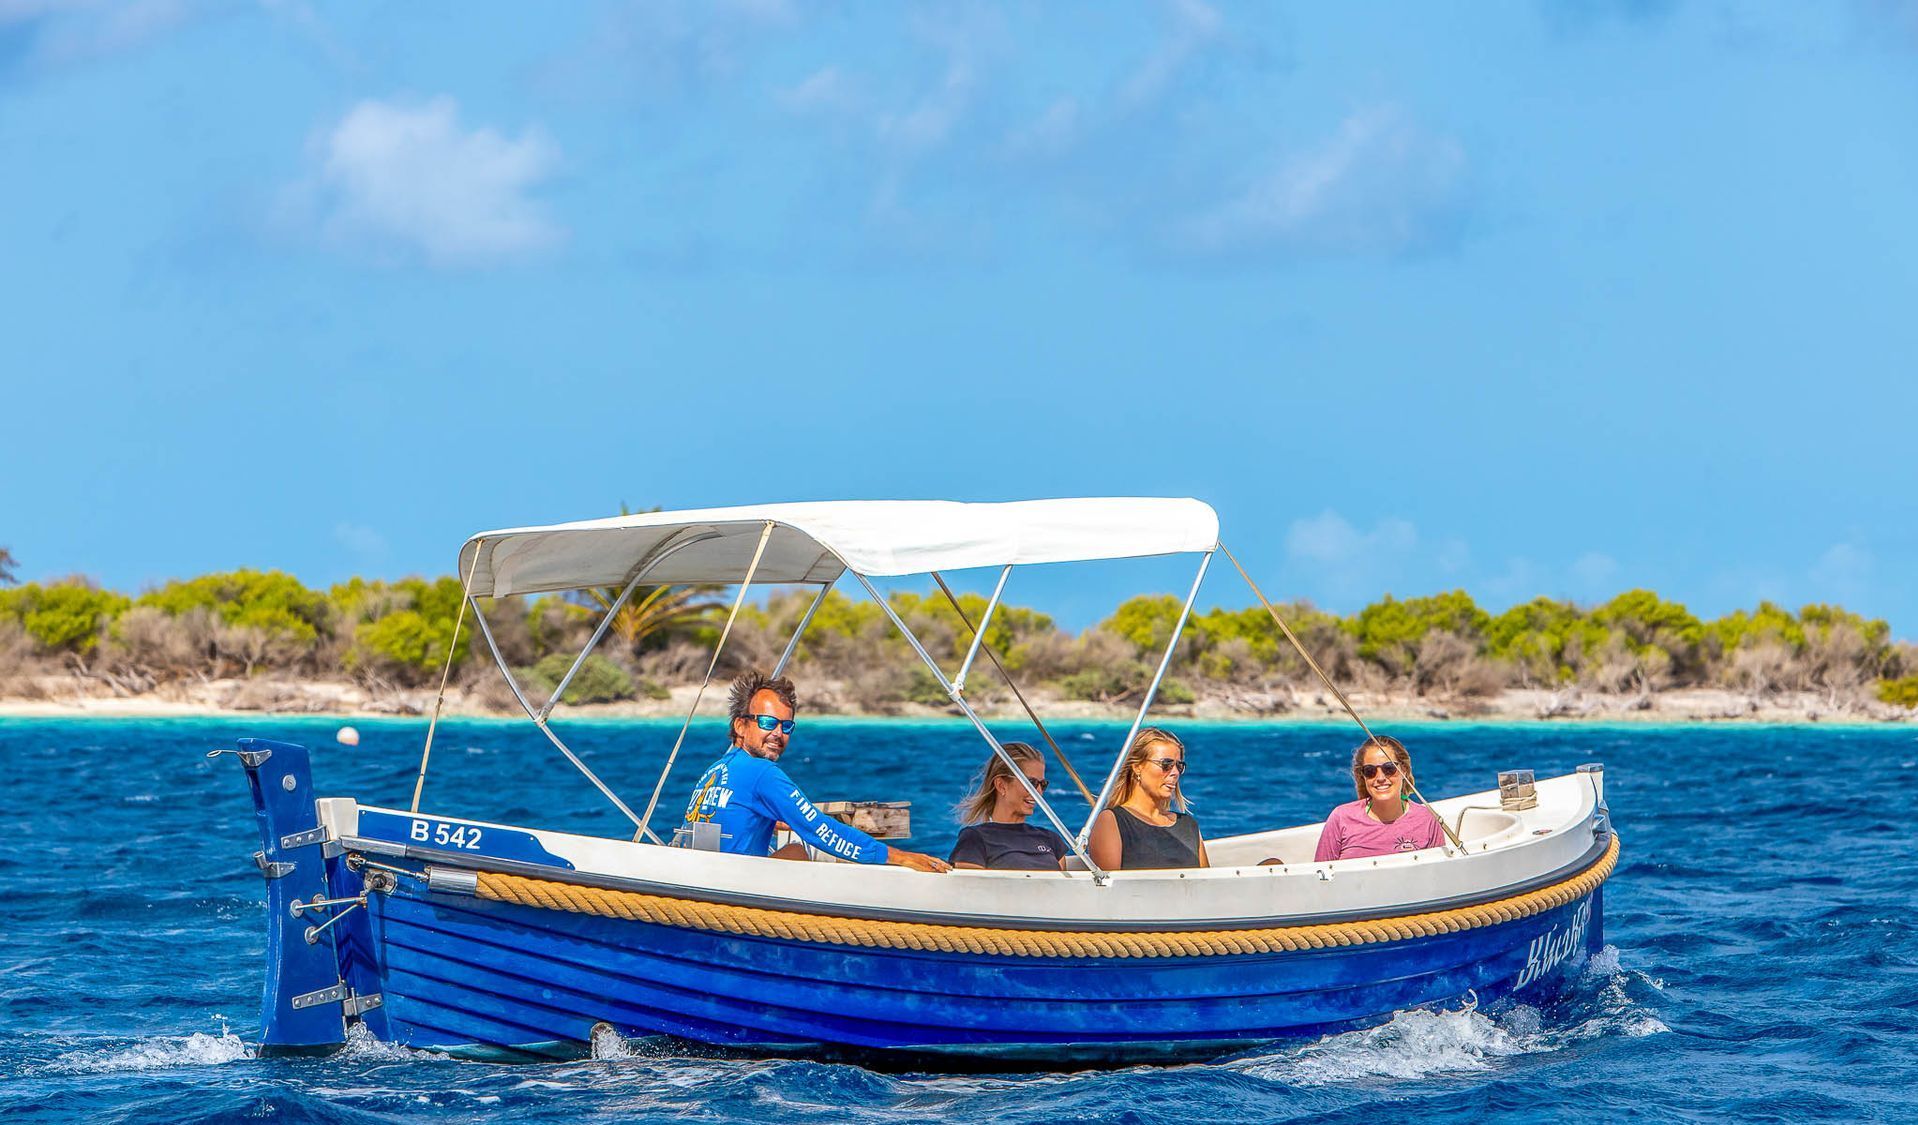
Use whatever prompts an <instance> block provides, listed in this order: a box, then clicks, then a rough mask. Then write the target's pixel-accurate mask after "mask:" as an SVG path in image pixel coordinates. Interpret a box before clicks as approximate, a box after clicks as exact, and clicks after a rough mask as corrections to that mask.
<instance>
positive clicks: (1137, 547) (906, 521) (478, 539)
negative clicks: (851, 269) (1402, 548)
mask: <svg viewBox="0 0 1918 1125" xmlns="http://www.w3.org/2000/svg"><path fill="white" fill-rule="evenodd" d="M769 522H770V523H771V524H773V525H774V526H773V531H772V534H771V536H770V537H769V538H768V539H767V541H766V549H765V554H764V557H762V558H761V559H760V561H759V567H758V569H757V570H756V571H754V573H753V581H754V582H755V583H776V582H831V581H834V580H835V579H837V578H838V577H839V576H840V575H841V574H843V573H845V572H846V571H847V570H851V571H853V572H854V573H857V574H862V575H865V576H867V577H882V576H898V575H905V574H926V573H929V572H931V571H935V570H963V569H965V568H967V567H978V566H1020V565H1025V564H1028V563H1055V562H1081V561H1087V560H1092V559H1124V558H1139V557H1143V556H1147V555H1171V554H1183V553H1187V552H1198V551H1210V550H1211V549H1212V548H1213V547H1214V546H1216V545H1217V543H1218V540H1219V517H1218V516H1217V514H1215V513H1214V512H1213V511H1212V508H1211V506H1210V505H1208V504H1204V503H1202V502H1200V501H1198V500H1186V499H1164V498H1138V497H1103V498H1096V499H1080V500H1024V501H1019V502H1016V503H1008V504H962V503H957V502H954V501H950V500H840V501H831V502H822V503H808V504H755V505H750V506H746V507H738V508H703V509H697V510H693V511H684V512H646V513H642V514H639V515H631V516H616V517H613V518H611V519H601V520H583V521H581V522H578V523H561V524H552V525H550V526H547V527H516V528H507V529H504V530H501V531H486V532H481V533H480V534H478V535H475V536H473V537H472V538H471V539H469V540H467V542H466V545H465V546H464V547H462V548H461V549H460V568H459V572H460V573H461V574H462V575H464V574H466V573H467V572H468V569H469V568H471V572H472V577H471V580H470V582H471V591H472V593H473V594H474V595H475V596H478V597H495V598H498V597H505V596H506V595H508V594H535V593H544V592H550V591H555V590H576V589H581V588H584V587H588V586H622V585H624V584H625V583H627V582H630V581H632V580H633V579H634V578H635V577H640V576H643V577H644V579H645V580H646V581H647V582H648V583H649V584H665V583H675V582H720V583H731V582H740V581H743V580H744V579H745V578H746V574H747V571H748V569H749V568H750V565H751V563H752V559H753V552H754V550H755V549H756V548H757V547H758V545H759V540H760V535H761V532H762V531H763V530H764V528H765V526H766V524H767V523H769ZM475 552H477V557H476V555H475Z"/></svg>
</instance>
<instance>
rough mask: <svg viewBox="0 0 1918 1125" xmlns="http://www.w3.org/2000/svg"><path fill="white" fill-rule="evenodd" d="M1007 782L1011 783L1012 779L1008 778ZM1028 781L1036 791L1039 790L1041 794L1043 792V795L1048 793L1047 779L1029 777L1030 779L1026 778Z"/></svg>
mask: <svg viewBox="0 0 1918 1125" xmlns="http://www.w3.org/2000/svg"><path fill="white" fill-rule="evenodd" d="M1006 780H1007V781H1011V780H1012V779H1011V778H1010V777H1008V778H1006ZM1026 781H1027V782H1028V783H1030V784H1031V785H1032V787H1033V788H1034V789H1037V790H1038V791H1039V792H1041V793H1044V792H1045V791H1046V779H1045V778H1043V777H1028V778H1026Z"/></svg>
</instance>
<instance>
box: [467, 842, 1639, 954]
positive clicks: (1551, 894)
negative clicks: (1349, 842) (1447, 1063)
mask: <svg viewBox="0 0 1918 1125" xmlns="http://www.w3.org/2000/svg"><path fill="white" fill-rule="evenodd" d="M1618 851H1619V844H1618V837H1617V836H1613V837H1612V842H1611V846H1609V847H1608V848H1606V850H1605V854H1604V855H1603V856H1600V857H1599V859H1598V862H1596V863H1594V864H1592V865H1591V866H1590V867H1587V868H1586V869H1585V870H1583V871H1581V872H1579V873H1578V874H1576V875H1574V876H1572V877H1571V878H1569V879H1566V880H1564V881H1562V882H1558V883H1554V884H1552V885H1551V886H1549V887H1541V888H1539V889H1538V890H1535V891H1527V892H1526V893H1524V894H1520V895H1513V896H1512V897H1511V898H1504V899H1499V900H1497V901H1495V902H1486V903H1480V904H1478V905H1476V906H1463V907H1459V908H1457V909H1453V910H1437V911H1433V912H1431V913H1429V914H1407V915H1403V916H1401V917H1397V918H1377V919H1369V920H1366V921H1362V922H1331V923H1326V924H1322V925H1312V926H1279V927H1274V928H1270V929H1260V930H1195V931H1189V932H1173V933H1110V932H1089V931H1083V930H1005V929H991V928H987V927H983V926H950V925H937V924H932V923H926V922H886V921H876V920H874V919H870V918H831V917H827V916H825V915H819V914H799V913H794V912H792V911H786V910H764V909H760V908H758V907H751V906H726V905H722V904H718V903H710V902H694V901H692V900H690V899H681V898H666V897H663V896H660V895H648V894H637V893H634V892H632V891H609V890H602V889H601V888H598V887H582V886H577V885H575V884H572V883H555V882H552V881H550V880H545V879H526V878H522V877H520V876H518V875H502V874H499V873H497V872H492V871H482V872H480V873H479V886H478V893H479V897H481V898H484V899H491V900H493V901H494V902H511V903H518V904H519V905H521V906H535V907H543V908H545V909H548V910H568V911H572V912H573V913H576V914H597V915H599V916H601V917H603V918H624V919H626V920H628V921H638V922H652V923H654V924H656V925H661V926H677V927H680V928H682V929H695V930H712V931H717V932H719V933H728V934H740V935H743V936H746V937H771V938H783V939H785V940H787V941H807V942H818V943H823V944H829V945H859V946H870V947H875V948H880V949H910V950H919V951H925V952H939V953H996V954H1004V955H1006V956H1010V957H1212V956H1220V955H1226V954H1234V953H1275V952H1293V951H1296V950H1301V949H1326V948H1330V947H1333V946H1345V945H1366V944H1369V943H1371V942H1380V941H1403V940H1405V939H1408V938H1417V937H1431V936H1433V935H1435V934H1449V933H1457V932H1459V931H1460V930H1470V929H1476V928H1477V927H1480V926H1495V925H1498V924H1500V923H1502V922H1515V921H1518V920H1519V919H1521V918H1529V917H1531V916H1532V915H1534V914H1541V913H1544V912H1545V911H1547V910H1552V909H1556V908H1557V907H1560V906H1564V905H1565V904H1567V903H1570V902H1576V901H1577V900H1579V899H1581V898H1584V897H1585V896H1586V895H1588V894H1590V893H1592V892H1593V891H1594V890H1596V889H1598V886H1599V884H1601V883H1603V882H1604V881H1605V879H1606V877H1607V876H1609V875H1610V874H1611V873H1612V868H1613V867H1614V866H1615V865H1616V864H1617V863H1618Z"/></svg>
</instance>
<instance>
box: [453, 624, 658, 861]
mask: <svg viewBox="0 0 1918 1125" xmlns="http://www.w3.org/2000/svg"><path fill="white" fill-rule="evenodd" d="M468 600H469V601H473V620H475V621H477V622H479V627H480V635H481V636H483V637H485V638H486V647H487V648H488V649H491V650H492V653H493V662H494V663H495V664H498V665H499V674H500V675H501V676H503V677H505V679H506V686H507V687H508V688H510V689H512V692H513V698H514V699H517V700H519V706H520V710H522V711H524V712H526V717H527V718H529V719H531V720H533V725H534V726H536V727H538V728H539V730H540V733H541V734H543V735H545V736H546V739H547V741H549V742H551V743H552V744H553V745H554V746H556V747H558V748H559V752H560V753H561V754H564V755H565V756H566V760H567V761H569V762H571V763H573V768H574V769H577V770H578V771H579V772H580V773H582V774H584V775H586V780H588V781H590V782H592V783H593V788H595V789H598V790H599V791H600V792H601V793H603V794H604V795H605V797H606V799H607V800H609V801H611V802H612V803H613V807H614V808H617V809H618V810H619V811H620V812H622V813H624V814H626V819H627V820H630V821H632V822H633V823H634V824H636V825H640V826H641V827H644V823H643V822H642V821H641V820H640V819H639V817H638V815H637V814H635V813H634V812H633V810H632V809H629V808H627V807H626V802H624V801H622V800H620V799H619V794H617V793H615V792H613V791H612V790H611V789H609V788H607V786H606V783H605V782H603V781H601V780H600V779H599V775H598V774H596V773H594V772H593V771H592V770H590V769H588V768H587V766H586V763H585V762H582V761H580V760H579V755H577V754H575V753H573V751H572V750H571V749H570V748H568V747H567V745H566V744H565V743H564V742H561V741H560V740H559V735H557V734H554V733H553V728H552V727H549V726H547V725H546V719H545V717H544V716H542V715H541V714H540V713H539V712H538V710H536V709H535V708H534V707H533V705H532V704H531V703H529V702H527V699H526V693H525V692H523V691H521V690H520V687H519V681H518V680H516V679H514V678H513V671H512V669H510V668H508V667H507V666H506V658H505V657H504V656H501V655H500V651H499V642H498V641H496V640H494V639H493V629H492V627H491V626H489V625H488V624H487V623H486V614H485V613H483V612H481V611H480V606H479V602H478V601H474V600H473V599H471V598H469V599H468Z"/></svg>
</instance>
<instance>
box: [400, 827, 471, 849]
mask: <svg viewBox="0 0 1918 1125" xmlns="http://www.w3.org/2000/svg"><path fill="white" fill-rule="evenodd" d="M407 835H408V836H410V837H411V838H412V839H413V840H414V842H416V843H421V844H438V845H439V846H440V847H442V848H463V849H465V850H467V851H478V850H479V846H480V830H479V829H478V828H475V827H473V826H472V825H470V824H448V823H446V822H445V821H431V820H415V821H414V822H413V826H412V828H411V829H410V830H409V831H408V833H407Z"/></svg>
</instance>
